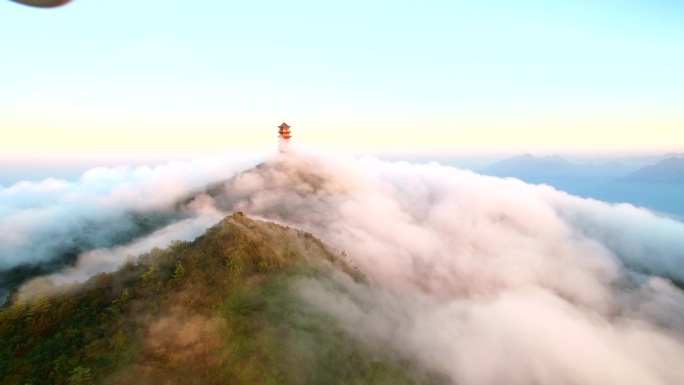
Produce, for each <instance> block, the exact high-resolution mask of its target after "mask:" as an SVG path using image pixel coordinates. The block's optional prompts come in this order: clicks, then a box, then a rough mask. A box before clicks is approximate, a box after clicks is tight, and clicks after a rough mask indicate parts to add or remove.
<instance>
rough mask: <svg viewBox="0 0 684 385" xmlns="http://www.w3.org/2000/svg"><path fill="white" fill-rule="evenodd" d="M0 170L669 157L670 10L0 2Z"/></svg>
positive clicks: (676, 118)
mask: <svg viewBox="0 0 684 385" xmlns="http://www.w3.org/2000/svg"><path fill="white" fill-rule="evenodd" d="M0 47H2V60H0V134H1V137H2V140H0V161H2V160H8V159H9V160H17V159H21V160H38V161H40V160H45V159H51V160H60V161H65V160H71V161H73V160H74V159H77V160H78V159H86V158H88V159H95V158H100V159H104V158H122V159H123V158H128V159H147V158H154V157H179V158H180V157H187V156H196V155H198V154H207V153H217V152H221V151H227V150H231V149H235V148H239V149H248V150H259V149H263V148H269V147H275V145H276V137H275V136H276V130H277V129H276V126H277V125H279V124H280V123H281V122H282V121H283V120H285V121H287V122H288V123H289V124H290V125H292V129H293V138H294V139H293V140H297V141H298V142H302V143H306V144H314V145H321V146H327V147H338V148H342V149H346V150H350V151H353V152H357V153H385V154H396V153H439V154H476V153H503V152H505V153H523V152H533V153H536V154H544V153H586V154H589V153H592V154H595V153H657V152H668V151H682V149H684V71H682V70H681V69H682V68H684V4H682V3H681V2H678V1H665V0H623V1H612V0H607V1H601V2H600V4H598V2H596V1H573V2H568V1H487V2H471V1H454V0H451V1H432V0H428V1H421V2H415V1H397V0H395V1H354V0H347V1H330V2H319V1H298V0H295V1H287V2H285V1H265V0H257V1H250V2H233V1H223V0H202V1H199V0H198V1H192V2H187V1H184V2H181V1H161V0H148V1H145V2H140V1H134V0H117V1H95V0H74V1H73V2H71V3H70V4H68V5H66V6H64V7H60V8H55V9H36V8H30V7H25V6H22V5H19V4H16V3H14V2H10V1H2V2H0Z"/></svg>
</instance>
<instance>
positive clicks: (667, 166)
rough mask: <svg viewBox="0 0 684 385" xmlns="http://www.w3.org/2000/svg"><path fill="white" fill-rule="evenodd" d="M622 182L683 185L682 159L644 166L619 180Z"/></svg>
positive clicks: (671, 159)
mask: <svg viewBox="0 0 684 385" xmlns="http://www.w3.org/2000/svg"><path fill="white" fill-rule="evenodd" d="M620 181H622V182H642V183H684V157H681V156H677V157H672V158H667V159H664V160H661V161H660V162H658V163H656V164H654V165H649V166H644V167H642V168H640V169H639V170H637V171H635V172H633V173H631V174H629V175H628V176H627V177H625V178H623V179H621V180H620Z"/></svg>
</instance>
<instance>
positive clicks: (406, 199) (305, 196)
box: [3, 145, 684, 384]
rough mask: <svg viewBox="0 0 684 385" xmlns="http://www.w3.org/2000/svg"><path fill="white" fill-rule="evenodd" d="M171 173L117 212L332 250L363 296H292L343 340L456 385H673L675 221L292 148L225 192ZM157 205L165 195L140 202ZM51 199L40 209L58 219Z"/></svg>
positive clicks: (681, 309) (176, 229)
mask: <svg viewBox="0 0 684 385" xmlns="http://www.w3.org/2000/svg"><path fill="white" fill-rule="evenodd" d="M181 166H182V165H181ZM169 167H170V170H169V172H168V173H167V174H165V173H162V176H161V177H160V178H159V179H158V180H157V182H155V183H153V184H148V183H146V180H145V178H144V177H143V178H142V179H141V183H140V186H143V188H142V191H143V192H145V193H144V194H143V193H141V188H140V187H138V186H136V185H130V184H127V185H126V188H125V189H123V191H124V192H125V194H124V196H125V197H127V198H125V199H123V201H126V200H127V199H129V198H128V197H131V198H130V199H131V200H130V201H129V202H140V203H136V205H137V206H136V205H132V206H128V207H134V208H138V209H139V208H141V207H148V206H146V205H147V204H148V203H146V202H149V204H152V205H153V207H154V208H155V209H156V210H159V211H160V212H165V213H184V215H185V216H184V217H183V219H182V220H180V221H175V222H174V223H172V224H170V225H168V226H162V227H161V228H160V229H159V230H158V231H162V232H164V231H166V232H167V233H168V234H171V235H170V236H173V237H177V238H181V239H188V238H189V239H192V238H193V237H195V236H197V235H199V233H201V231H202V228H203V227H204V226H208V225H209V224H210V223H212V222H215V221H217V220H218V218H221V217H222V216H225V215H227V214H230V213H232V212H233V211H241V212H244V213H245V214H247V215H249V216H254V217H257V218H263V219H266V220H269V221H275V222H277V223H280V224H284V225H287V226H290V227H293V228H296V229H301V230H304V231H307V232H310V233H312V234H313V235H315V236H316V237H319V238H320V239H321V240H323V241H324V242H326V243H327V244H329V245H331V246H332V247H334V248H336V249H339V250H343V251H344V252H345V254H346V255H347V256H348V258H349V259H350V260H351V262H352V263H353V265H355V266H357V267H358V268H359V270H360V271H361V272H363V273H364V274H365V275H366V276H367V277H368V279H369V284H361V283H358V282H354V281H353V280H350V279H348V278H346V277H345V276H344V275H343V274H342V275H339V276H337V277H336V278H335V279H336V280H337V283H338V284H337V285H335V286H331V285H329V284H326V283H324V282H320V281H319V280H317V279H316V278H309V279H302V280H300V281H299V282H298V283H297V285H296V290H297V292H298V293H299V295H300V296H301V298H303V299H304V300H306V301H307V302H308V303H310V304H312V305H314V306H315V307H316V308H318V309H320V311H322V312H325V313H326V314H328V315H329V316H330V317H332V318H333V319H335V320H336V322H338V323H339V325H340V326H341V327H342V328H343V329H345V330H346V331H347V332H348V333H349V334H350V335H351V336H353V337H355V338H358V339H359V340H361V341H367V342H368V343H370V344H372V345H375V346H378V348H379V349H386V350H389V351H393V352H396V353H397V354H400V355H402V356H406V357H411V358H412V359H414V360H416V361H418V362H420V363H421V365H423V366H425V367H426V368H428V369H429V370H432V371H435V372H438V373H441V374H443V375H445V376H447V377H448V378H449V379H450V380H451V381H452V382H453V383H459V384H500V383H511V384H536V383H550V384H554V383H557V384H566V383H583V384H605V383H611V382H612V383H623V384H677V383H681V382H683V381H684V373H682V372H681V370H679V369H678V363H679V362H681V360H682V359H684V334H683V333H684V317H683V316H684V295H683V294H682V291H681V285H682V282H684V224H682V223H681V222H678V221H675V220H672V219H668V218H664V217H661V216H658V215H655V214H653V213H651V212H649V211H646V210H642V209H638V208H635V207H634V206H631V205H627V204H623V205H609V204H606V203H602V202H599V201H595V200H587V199H582V198H578V197H575V196H571V195H569V194H567V193H563V192H560V191H557V190H555V189H553V188H551V187H549V186H542V185H529V184H526V183H523V182H521V181H519V180H514V179H501V178H496V177H486V176H482V175H478V174H476V173H474V172H471V171H465V170H459V169H456V168H452V167H447V166H442V165H439V164H437V163H430V164H419V165H415V164H409V163H406V162H385V161H381V160H378V159H376V158H371V157H363V158H354V157H351V156H349V155H345V154H339V153H331V152H329V151H325V150H322V149H316V148H303V147H300V146H296V145H294V146H290V147H289V148H288V149H287V151H285V152H283V153H278V154H273V155H272V156H271V157H270V158H269V159H268V160H267V161H265V162H263V163H261V164H259V165H258V166H256V167H254V168H249V169H247V170H246V171H244V172H241V173H237V174H236V175H235V176H232V175H231V174H232V171H233V170H236V168H232V166H228V165H224V166H222V167H226V169H227V170H229V171H228V172H223V171H222V170H220V168H219V169H216V170H214V172H205V173H204V174H203V175H206V176H207V177H206V178H205V179H202V181H201V182H203V183H199V182H198V183H192V184H185V185H180V187H179V188H173V187H174V186H175V187H178V186H179V185H178V184H174V183H166V182H167V181H168V180H167V178H168V175H175V172H172V171H171V170H172V169H173V166H169ZM181 168H182V167H181ZM198 169H199V170H202V166H201V165H200V166H198ZM191 174H192V172H191V173H190V174H188V175H191ZM226 174H229V175H226ZM219 175H223V176H221V177H219ZM226 176H228V177H231V176H232V177H231V178H229V179H226ZM212 178H213V181H212V180H211V179H212ZM221 179H224V181H221ZM211 182H214V183H213V184H212V183H211ZM49 183H53V182H49ZM44 184H45V185H47V184H48V182H44ZM207 184H211V187H209V188H207V189H203V188H202V185H207ZM45 185H43V184H41V185H40V186H41V188H42V189H43V190H49V189H47V186H45ZM145 186H148V188H147V189H145V188H144V187H145ZM169 186H171V187H169ZM157 189H158V190H157ZM38 190H40V189H38ZM43 190H41V191H43ZM50 191H51V192H50V194H53V193H54V192H52V191H53V190H50ZM105 191H106V189H105ZM114 191H117V193H118V192H120V191H122V190H121V189H119V188H117V189H115V190H114ZM164 191H166V192H167V193H168V192H169V191H172V192H173V194H164V195H162V196H161V197H162V198H164V197H168V198H167V199H162V200H160V201H157V203H152V202H154V201H155V200H156V199H157V194H158V192H164ZM45 194H47V193H45ZM57 196H58V198H51V199H53V201H54V202H60V201H61V199H63V197H62V196H61V195H60V193H57ZM65 196H66V195H65ZM105 196H106V197H111V196H116V195H111V194H110V195H107V194H105ZM136 198H140V199H141V200H140V201H139V200H138V199H136ZM148 199H149V200H151V201H147V200H148ZM38 200H39V199H36V201H38ZM103 202H105V203H107V200H106V199H105V200H104V201H103ZM57 206H58V207H59V205H57ZM105 207H107V206H106V204H105ZM115 209H118V208H117V207H115ZM5 210H6V212H9V213H10V214H11V216H12V217H13V218H16V216H17V215H20V214H21V215H28V214H29V213H33V211H32V210H33V209H32V208H30V207H29V206H28V205H26V206H25V207H23V208H17V209H11V210H10V209H8V208H6V209H5ZM41 215H42V214H41ZM4 218H7V217H4ZM4 218H3V219H4ZM42 218H43V222H40V221H38V223H49V222H45V221H46V220H47V218H50V217H49V216H48V217H42ZM4 223H5V224H6V226H9V222H4ZM8 228H9V227H8ZM204 228H206V227H204ZM75 229H78V227H75ZM15 234H16V235H15V236H14V238H13V239H14V242H15V245H22V243H21V242H22V237H23V239H24V240H26V241H27V242H36V241H38V240H39V239H40V235H41V232H39V231H37V230H36V229H35V228H31V227H30V226H28V227H27V230H26V231H25V232H23V233H22V232H18V231H15ZM170 236H163V235H160V233H159V232H154V233H152V236H150V237H143V238H141V239H139V240H138V241H136V242H137V244H138V245H144V247H145V248H147V247H153V246H160V247H161V246H164V245H165V244H166V243H168V242H169V241H170V240H171V239H169V238H170ZM146 239H147V240H149V242H146V241H145V240H146ZM15 247H19V246H15ZM141 247H143V246H136V245H135V244H129V245H120V246H119V248H116V247H115V248H102V249H99V250H93V251H91V252H88V253H85V254H82V255H81V256H80V257H79V259H78V262H77V263H76V264H75V265H74V266H73V267H70V268H67V269H65V270H63V271H62V272H60V273H57V274H56V275H53V276H52V279H55V280H57V281H63V282H70V280H73V279H83V278H84V277H87V276H89V275H92V274H93V273H94V272H96V271H99V270H108V271H111V270H113V269H115V268H116V267H117V266H118V264H120V263H123V262H124V261H125V258H126V256H127V254H129V253H131V252H133V251H130V250H141ZM136 252H137V251H136ZM46 258H49V255H47V254H46ZM673 282H674V283H673ZM678 285H679V286H678Z"/></svg>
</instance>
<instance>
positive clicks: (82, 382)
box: [69, 366, 93, 385]
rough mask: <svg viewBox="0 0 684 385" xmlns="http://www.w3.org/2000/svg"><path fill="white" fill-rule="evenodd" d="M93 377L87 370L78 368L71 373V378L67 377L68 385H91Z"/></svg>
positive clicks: (81, 367)
mask: <svg viewBox="0 0 684 385" xmlns="http://www.w3.org/2000/svg"><path fill="white" fill-rule="evenodd" d="M92 384H93V376H92V375H91V373H90V369H89V368H84V367H83V366H79V367H76V368H74V370H72V371H71V376H70V377H69V385H92Z"/></svg>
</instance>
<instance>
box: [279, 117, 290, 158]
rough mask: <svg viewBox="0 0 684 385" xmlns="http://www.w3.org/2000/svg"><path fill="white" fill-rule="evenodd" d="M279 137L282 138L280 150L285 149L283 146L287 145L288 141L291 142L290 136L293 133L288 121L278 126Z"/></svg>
mask: <svg viewBox="0 0 684 385" xmlns="http://www.w3.org/2000/svg"><path fill="white" fill-rule="evenodd" d="M278 128H279V130H278V137H279V138H280V145H279V148H280V151H283V147H284V146H285V145H286V143H289V142H290V138H291V137H292V134H291V133H290V126H288V125H287V123H285V122H283V124H281V125H280V126H278Z"/></svg>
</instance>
